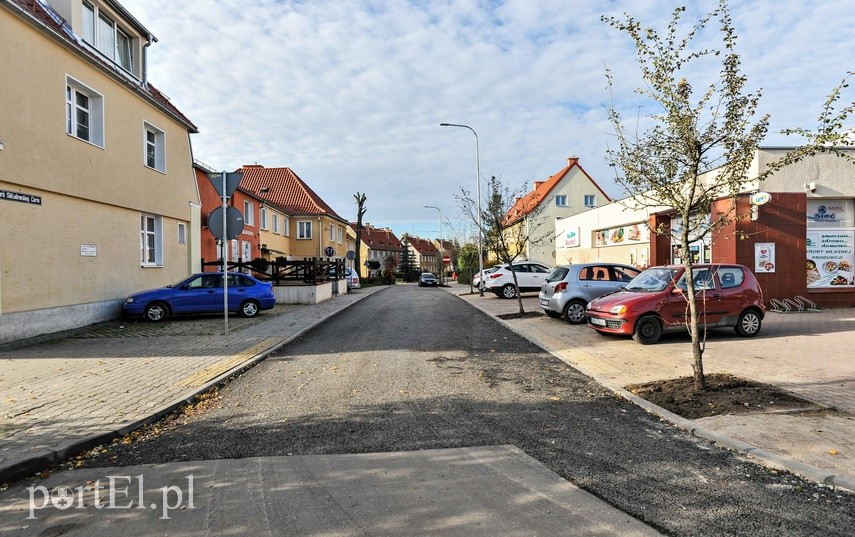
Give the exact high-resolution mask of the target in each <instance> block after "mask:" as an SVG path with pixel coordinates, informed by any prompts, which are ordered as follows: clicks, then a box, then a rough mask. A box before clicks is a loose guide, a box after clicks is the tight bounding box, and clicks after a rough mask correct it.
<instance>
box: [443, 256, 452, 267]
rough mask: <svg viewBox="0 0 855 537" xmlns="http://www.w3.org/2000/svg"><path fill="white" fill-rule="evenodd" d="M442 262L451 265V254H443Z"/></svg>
mask: <svg viewBox="0 0 855 537" xmlns="http://www.w3.org/2000/svg"><path fill="white" fill-rule="evenodd" d="M442 262H443V264H445V265H450V264H451V256H450V255H444V256H442Z"/></svg>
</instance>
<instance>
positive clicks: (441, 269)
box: [424, 205, 445, 285]
mask: <svg viewBox="0 0 855 537" xmlns="http://www.w3.org/2000/svg"><path fill="white" fill-rule="evenodd" d="M424 208H425V209H436V210H437V211H439V256H440V258H439V284H440V285H443V284H444V282H443V281H442V273H443V272H445V263H444V262H443V261H442V254H443V253H444V252H445V245H443V242H442V211H440V209H439V207H434V206H433V205H425V206H424Z"/></svg>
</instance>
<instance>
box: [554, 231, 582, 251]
mask: <svg viewBox="0 0 855 537" xmlns="http://www.w3.org/2000/svg"><path fill="white" fill-rule="evenodd" d="M579 244H580V243H579V228H578V227H576V228H574V229H570V230H567V231H566V232H565V233H564V235H563V236H562V237H559V238H558V245H557V246H558V248H575V247H577V246H579Z"/></svg>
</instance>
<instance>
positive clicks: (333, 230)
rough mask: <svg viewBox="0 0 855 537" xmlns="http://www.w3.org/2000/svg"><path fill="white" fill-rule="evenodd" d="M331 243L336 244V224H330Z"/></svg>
mask: <svg viewBox="0 0 855 537" xmlns="http://www.w3.org/2000/svg"><path fill="white" fill-rule="evenodd" d="M330 242H331V243H334V242H335V224H330Z"/></svg>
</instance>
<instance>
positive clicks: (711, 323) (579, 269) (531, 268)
mask: <svg viewBox="0 0 855 537" xmlns="http://www.w3.org/2000/svg"><path fill="white" fill-rule="evenodd" d="M485 272H486V271H485ZM692 272H693V281H694V286H693V287H694V289H695V296H696V299H697V300H696V304H697V305H698V308H699V312H698V319H699V323H700V326H702V327H706V328H719V327H729V328H733V329H734V330H735V331H736V333H737V334H738V335H739V336H742V337H752V336H755V335H757V333H759V331H760V327H761V325H762V322H763V317H764V316H765V313H766V308H765V306H764V303H763V293H762V290H761V289H760V284H759V283H758V282H757V279H756V278H755V277H754V274H753V273H752V272H751V271H750V270H749V269H748V268H747V267H744V266H742V265H716V264H702V265H696V266H694V267H693V270H692ZM514 273H516V276H517V283H518V285H514V281H513V274H514ZM485 288H486V289H487V290H490V291H492V292H493V293H495V294H496V295H497V296H499V297H501V298H514V297H516V296H517V293H518V292H522V293H525V292H530V291H539V294H538V299H539V301H540V307H541V308H542V309H543V311H544V313H546V315H547V316H549V317H552V318H562V319H564V320H565V321H567V322H568V323H570V324H583V323H586V324H587V325H588V327H590V328H592V329H594V330H596V331H597V332H599V333H601V334H621V335H629V336H632V338H633V339H634V340H635V341H637V342H639V343H642V344H645V345H649V344H652V343H656V342H657V341H658V340H659V338H660V336H661V335H662V334H663V333H666V332H672V331H678V330H685V326H686V323H687V319H688V316H689V309H688V300H687V294H686V293H687V289H688V286H687V284H686V276H685V268H684V267H683V266H682V265H672V266H664V267H652V268H649V269H647V270H645V271H641V270H639V269H638V268H636V267H633V266H629V265H622V264H619V263H579V264H571V265H560V266H557V267H555V268H553V269H551V270H550V269H549V268H547V267H546V266H545V265H543V264H541V263H535V262H530V261H524V262H517V263H513V264H511V265H501V266H499V267H497V268H495V269H493V270H492V271H491V272H490V273H489V274H486V275H485Z"/></svg>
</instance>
